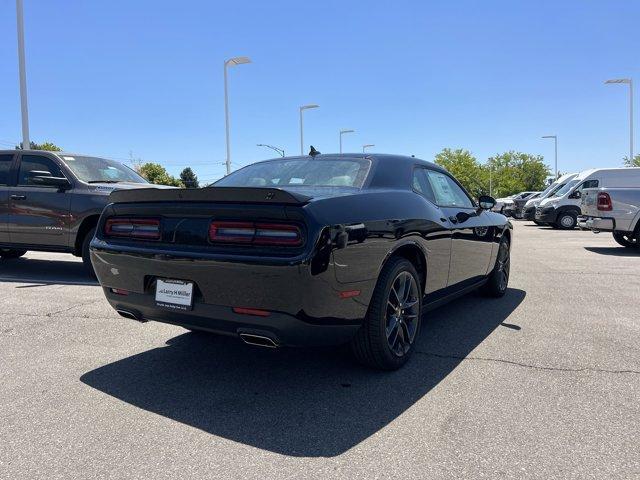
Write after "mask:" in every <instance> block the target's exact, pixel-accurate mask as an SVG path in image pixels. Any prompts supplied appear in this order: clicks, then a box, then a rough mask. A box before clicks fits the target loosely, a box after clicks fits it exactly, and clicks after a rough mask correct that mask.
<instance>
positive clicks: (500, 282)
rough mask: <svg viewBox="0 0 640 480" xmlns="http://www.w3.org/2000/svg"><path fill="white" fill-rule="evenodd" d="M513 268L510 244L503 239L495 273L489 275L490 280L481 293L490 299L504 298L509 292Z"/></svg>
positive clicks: (506, 239) (481, 289)
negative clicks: (511, 268)
mask: <svg viewBox="0 0 640 480" xmlns="http://www.w3.org/2000/svg"><path fill="white" fill-rule="evenodd" d="M510 267H511V252H510V244H509V240H508V238H507V237H504V236H503V237H502V240H500V246H499V247H498V257H497V258H496V265H495V266H494V267H493V271H492V272H491V273H490V274H489V279H488V280H487V283H485V284H484V285H483V286H482V287H481V288H480V291H481V292H482V294H483V295H486V296H488V297H496V298H497V297H502V296H503V295H504V294H505V293H506V292H507V286H508V285H509V270H510Z"/></svg>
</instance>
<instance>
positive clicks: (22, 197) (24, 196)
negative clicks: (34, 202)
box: [11, 195, 27, 200]
mask: <svg viewBox="0 0 640 480" xmlns="http://www.w3.org/2000/svg"><path fill="white" fill-rule="evenodd" d="M26 199H27V196H26V195H11V200H26Z"/></svg>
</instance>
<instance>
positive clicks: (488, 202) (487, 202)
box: [478, 195, 496, 210]
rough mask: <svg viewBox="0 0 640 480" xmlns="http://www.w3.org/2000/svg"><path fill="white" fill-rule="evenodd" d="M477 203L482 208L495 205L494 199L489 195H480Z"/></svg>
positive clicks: (485, 208)
mask: <svg viewBox="0 0 640 480" xmlns="http://www.w3.org/2000/svg"><path fill="white" fill-rule="evenodd" d="M478 205H480V208H481V209H482V210H491V209H492V208H493V207H494V206H495V205H496V199H495V198H493V197H490V196H489V195H480V198H478Z"/></svg>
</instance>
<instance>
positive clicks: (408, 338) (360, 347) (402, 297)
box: [351, 257, 422, 370]
mask: <svg viewBox="0 0 640 480" xmlns="http://www.w3.org/2000/svg"><path fill="white" fill-rule="evenodd" d="M398 290H400V293H397V291H398ZM402 307H404V308H402ZM421 314H422V287H421V284H420V278H419V277H418V273H417V272H416V269H415V267H414V266H413V264H412V263H411V262H410V261H409V260H407V259H405V258H401V257H392V258H391V259H389V261H388V262H387V263H386V265H385V266H384V268H383V269H382V272H381V273H380V276H379V277H378V282H377V284H376V288H375V290H374V291H373V296H372V297H371V302H370V303H369V310H368V311H367V316H366V318H365V319H364V322H363V323H362V327H361V328H360V330H359V331H358V333H357V334H356V335H355V337H354V338H353V339H352V340H351V351H352V353H353V356H354V357H355V358H356V360H357V361H358V362H360V363H362V364H363V365H366V366H368V367H372V368H376V369H379V370H397V369H398V368H400V367H401V366H402V365H404V364H405V363H406V362H407V360H409V357H410V356H411V354H412V353H413V349H414V347H415V340H416V339H417V337H418V334H419V333H420V325H421V323H422V322H421ZM394 332H395V335H394Z"/></svg>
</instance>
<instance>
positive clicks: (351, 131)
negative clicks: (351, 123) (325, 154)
mask: <svg viewBox="0 0 640 480" xmlns="http://www.w3.org/2000/svg"><path fill="white" fill-rule="evenodd" d="M353 132H355V130H351V129H346V130H340V153H342V135H344V134H345V133H353Z"/></svg>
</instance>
